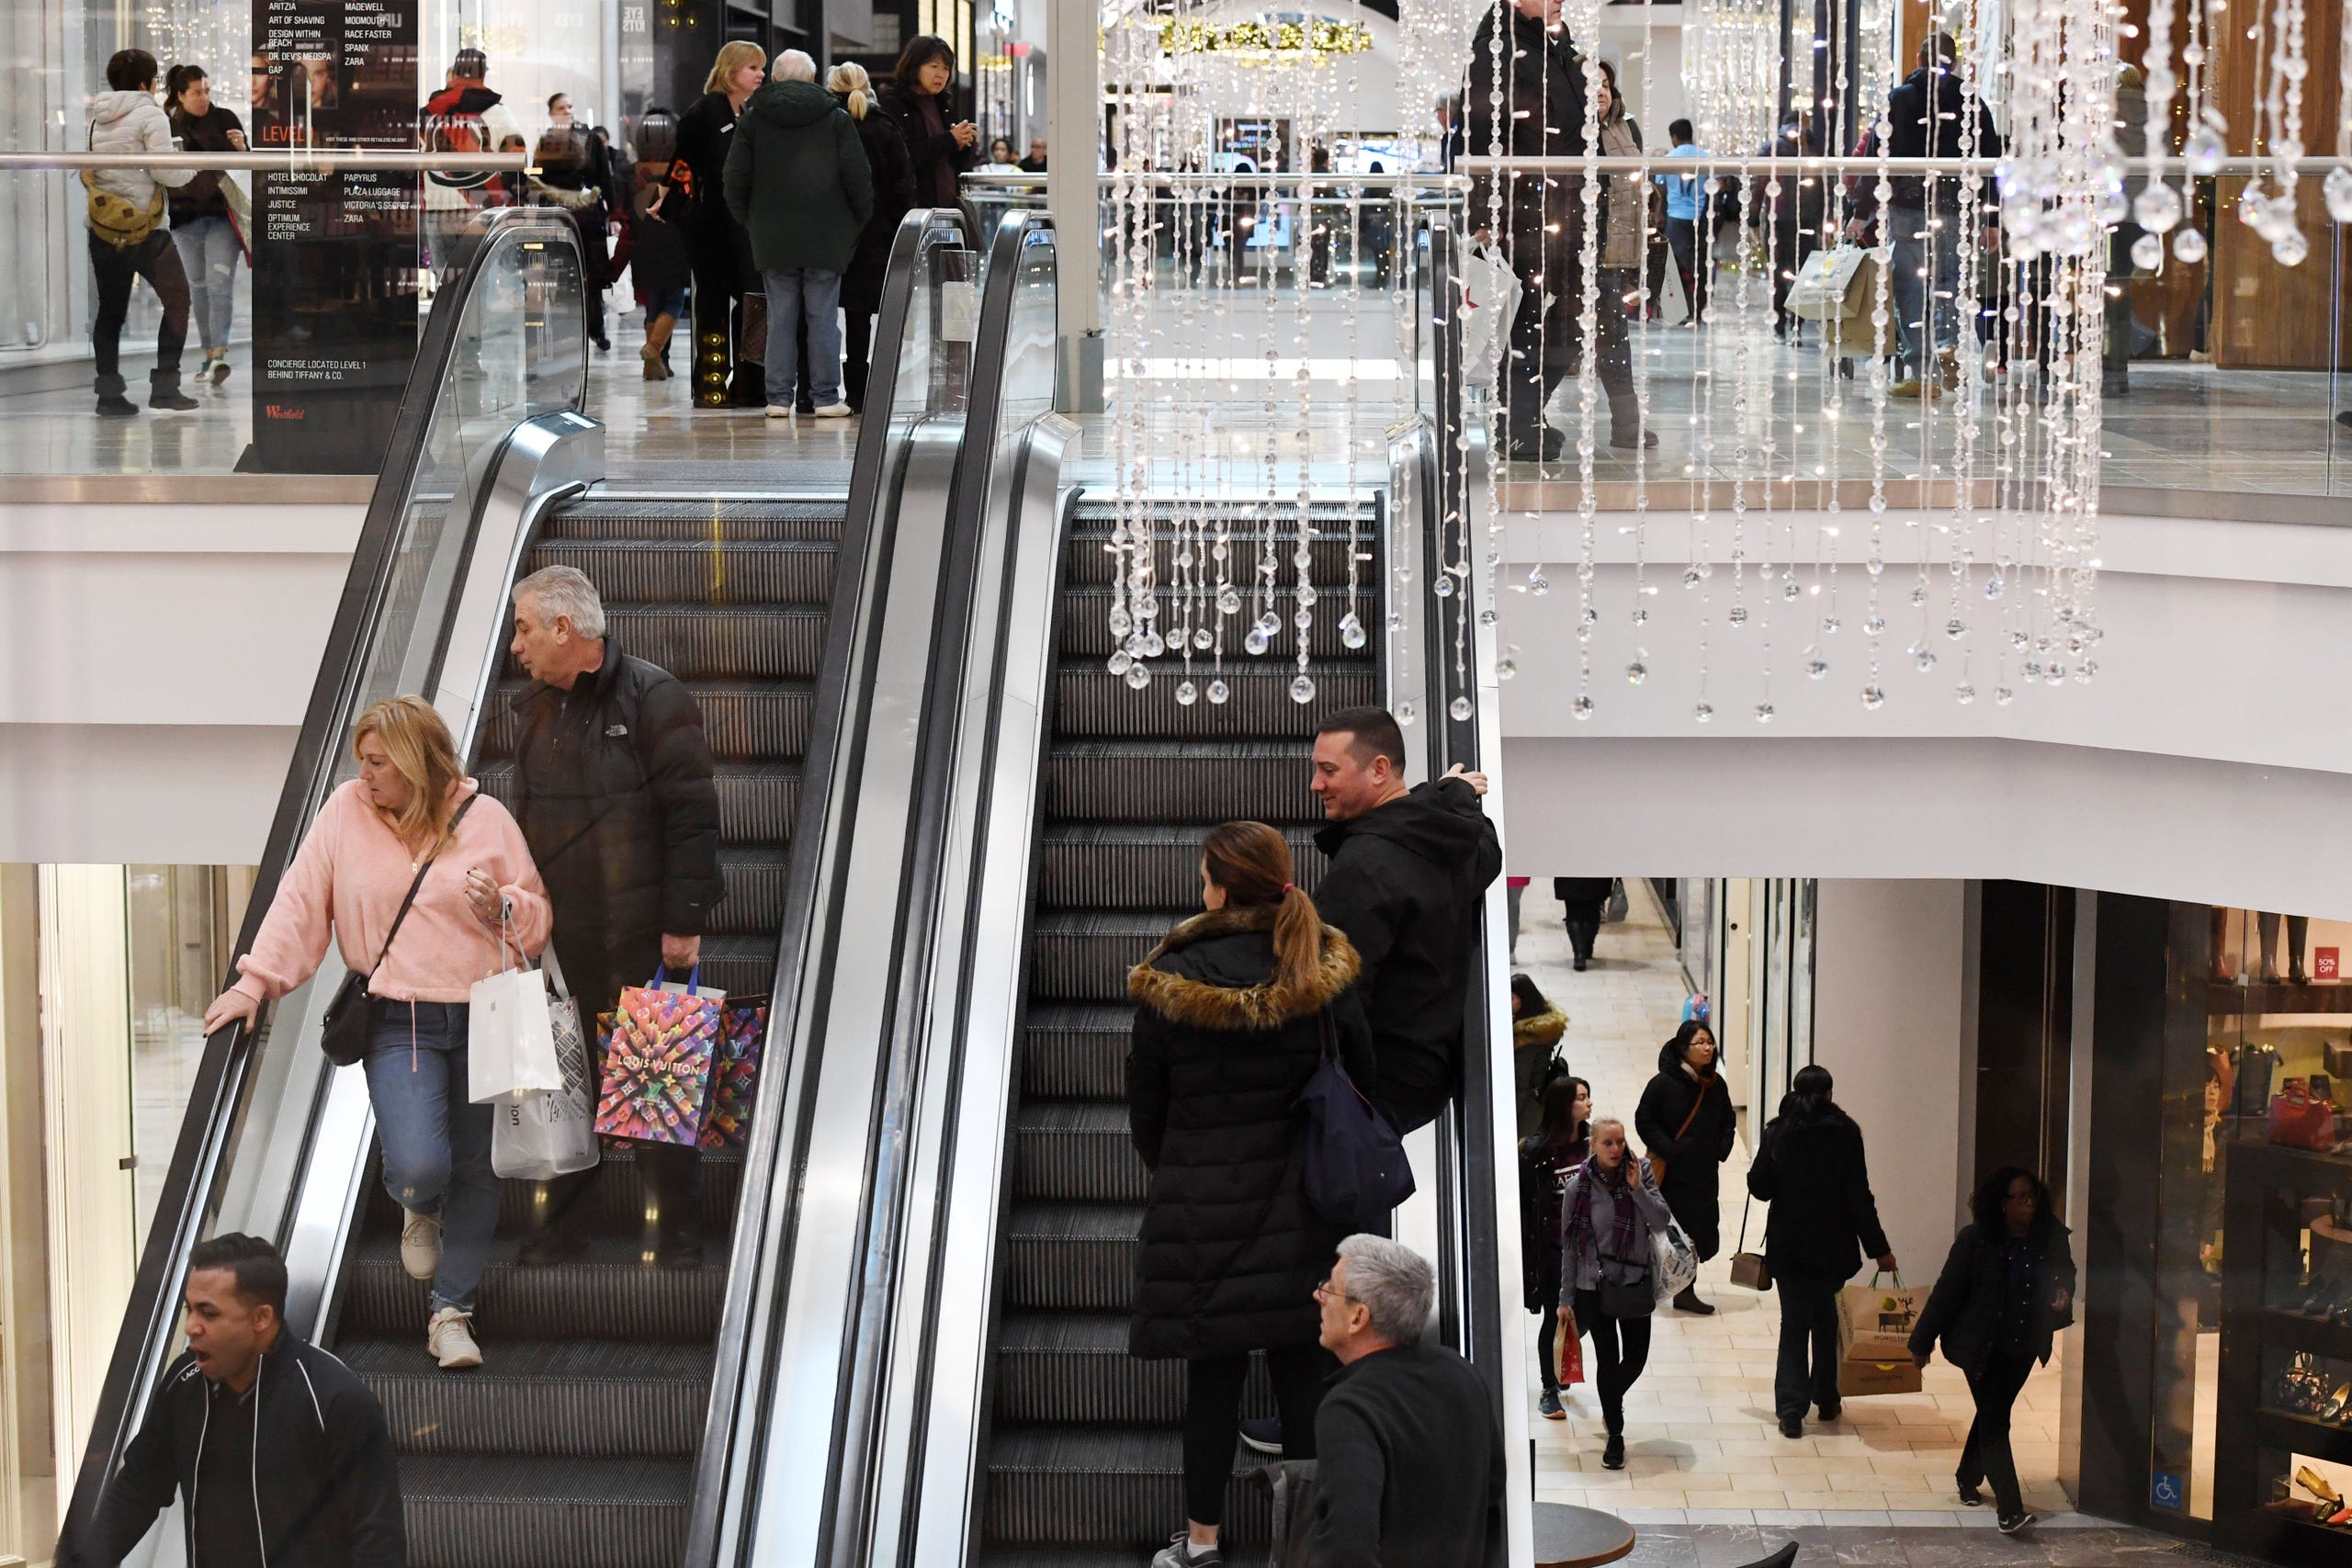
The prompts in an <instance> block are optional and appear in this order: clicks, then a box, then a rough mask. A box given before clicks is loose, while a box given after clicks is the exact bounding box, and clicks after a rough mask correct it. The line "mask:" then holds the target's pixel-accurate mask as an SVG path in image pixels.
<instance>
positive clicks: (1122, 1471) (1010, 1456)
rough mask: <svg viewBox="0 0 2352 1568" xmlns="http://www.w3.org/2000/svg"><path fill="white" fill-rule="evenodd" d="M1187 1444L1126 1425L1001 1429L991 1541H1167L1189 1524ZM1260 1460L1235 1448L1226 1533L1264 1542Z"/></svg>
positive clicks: (993, 1474) (994, 1455)
mask: <svg viewBox="0 0 2352 1568" xmlns="http://www.w3.org/2000/svg"><path fill="white" fill-rule="evenodd" d="M1183 1450H1184V1444H1183V1439H1182V1437H1181V1436H1179V1435H1178V1434H1177V1433H1174V1432H1170V1431H1161V1430H1145V1429H1136V1428H1125V1427H1000V1428H999V1429H998V1431H997V1434H996V1438H995V1440H994V1441H993V1442H992V1443H991V1444H990V1445H989V1475H988V1500H987V1503H986V1508H987V1529H988V1533H989V1536H991V1537H992V1538H994V1539H997V1540H1006V1539H1012V1540H1023V1541H1034V1542H1039V1543H1049V1544H1056V1545H1070V1546H1079V1545H1099V1546H1116V1545H1127V1546H1133V1547H1136V1548H1138V1549H1142V1548H1148V1547H1153V1546H1157V1545H1159V1544H1161V1543H1164V1542H1165V1541H1166V1540H1167V1539H1168V1532H1169V1530H1170V1528H1171V1525H1170V1521H1180V1522H1181V1521H1182V1518H1183V1517H1184V1497H1183V1491H1184V1452H1183ZM1261 1462H1262V1461H1260V1460H1259V1459H1258V1458H1257V1456H1256V1455H1254V1454H1252V1453H1250V1450H1246V1449H1243V1448H1241V1447H1240V1446H1239V1444H1238V1443H1237V1444H1236V1445H1235V1460H1234V1464H1235V1474H1234V1479H1233V1481H1232V1483H1231V1484H1229V1485H1228V1486H1227V1489H1226V1516H1225V1530H1226V1533H1227V1535H1229V1536H1232V1537H1233V1538H1235V1539H1237V1540H1242V1541H1261V1540H1265V1539H1266V1536H1267V1532H1268V1530H1269V1529H1270V1528H1271V1522H1272V1521H1271V1513H1272V1509H1271V1504H1270V1499H1269V1497H1268V1495H1267V1492H1266V1489H1265V1487H1263V1486H1262V1485H1261V1484H1259V1483H1257V1482H1256V1481H1255V1480H1254V1479H1252V1478H1251V1477H1250V1472H1251V1471H1254V1470H1256V1469H1257V1468H1259V1465H1260V1464H1261Z"/></svg>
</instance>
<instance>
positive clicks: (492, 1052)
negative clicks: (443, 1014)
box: [466, 927, 578, 1105]
mask: <svg viewBox="0 0 2352 1568" xmlns="http://www.w3.org/2000/svg"><path fill="white" fill-rule="evenodd" d="M511 930H512V928H511V927H504V928H502V931H501V935H502V937H503V938H507V940H511V937H509V936H508V933H509V932H511ZM499 956H500V958H501V959H502V960H503V958H504V957H505V947H504V946H503V945H502V946H501V948H500V950H499ZM466 1001H467V1008H466V1012H467V1019H466V1055H467V1056H468V1058H469V1062H468V1066H467V1070H466V1092H467V1098H468V1099H469V1100H472V1101H473V1102H474V1103H475V1104H476V1105H487V1104H489V1103H490V1102H491V1101H492V1100H505V1099H509V1098H512V1097H513V1096H515V1095H522V1094H533V1093H544V1092H548V1091H550V1090H554V1089H561V1088H563V1066H562V1064H561V1063H560V1062H559V1061H558V1060H557V1058H556V1052H555V1024H554V1021H553V1019H552V1018H551V1017H550V1016H549V1014H548V983H547V980H546V978H545V977H544V976H541V975H540V973H539V972H538V971H537V970H536V969H530V968H519V969H502V970H500V971H499V972H498V973H497V974H495V975H492V976H487V977H486V978H483V979H480V980H476V981H475V982H474V985H473V990H472V992H471V994H469V996H468V997H467V998H466ZM573 1027H574V1029H575V1030H576V1029H577V1028H578V1023H577V1021H576V1015H575V1021H574V1024H573Z"/></svg>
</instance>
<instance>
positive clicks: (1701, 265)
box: [1666, 218, 1715, 321]
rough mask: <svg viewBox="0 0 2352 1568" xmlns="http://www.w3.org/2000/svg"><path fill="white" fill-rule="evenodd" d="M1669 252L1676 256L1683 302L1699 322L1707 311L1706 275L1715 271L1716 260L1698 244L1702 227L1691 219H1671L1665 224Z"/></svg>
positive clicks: (1690, 317) (1675, 264)
mask: <svg viewBox="0 0 2352 1568" xmlns="http://www.w3.org/2000/svg"><path fill="white" fill-rule="evenodd" d="M1666 243H1667V248H1668V250H1670V251H1671V252H1673V253H1674V272H1675V276H1678V277H1679V278H1680V279H1681V280H1682V301H1683V307H1684V309H1686V310H1689V311H1690V312H1691V314H1690V316H1689V318H1687V319H1689V320H1691V321H1697V320H1698V319H1699V312H1701V311H1702V310H1705V309H1706V308H1707V275H1708V274H1709V273H1711V272H1713V270H1714V266H1715V258H1714V256H1713V254H1711V253H1709V252H1707V251H1706V250H1704V249H1703V248H1702V246H1701V245H1700V243H1699V225H1698V222H1697V220H1694V219H1690V218H1669V219H1668V220H1666Z"/></svg>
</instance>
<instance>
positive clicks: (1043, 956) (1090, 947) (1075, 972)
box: [1029, 904, 1200, 1002]
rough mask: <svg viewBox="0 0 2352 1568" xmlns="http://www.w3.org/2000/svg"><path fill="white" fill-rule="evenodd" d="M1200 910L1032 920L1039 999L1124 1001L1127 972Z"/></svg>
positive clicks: (1033, 988)
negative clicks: (1162, 939)
mask: <svg viewBox="0 0 2352 1568" xmlns="http://www.w3.org/2000/svg"><path fill="white" fill-rule="evenodd" d="M1199 912H1200V908H1199V906H1198V905H1197V904H1195V905H1193V908H1186V909H1172V910H1163V911H1160V912H1158V913H1148V914H1144V913H1138V914H1124V913H1123V914H1115V915H1103V914H1045V913H1040V914H1038V915H1036V916H1035V918H1034V919H1032V920H1031V921H1030V930H1031V931H1032V933H1033V936H1032V962H1033V964H1034V968H1033V970H1032V973H1031V976H1030V981H1029V986H1030V994H1031V995H1032V996H1033V997H1037V998H1045V999H1047V1000H1052V1001H1071V1002H1123V1001H1125V1000H1126V999H1127V971H1128V970H1130V969H1132V968H1134V967H1135V966H1136V964H1140V963H1142V962H1143V960H1144V957H1145V955H1146V954H1148V953H1150V952H1151V950H1152V949H1153V948H1155V947H1157V946H1159V941H1160V939H1161V938H1162V937H1164V936H1166V935H1167V934H1168V931H1169V928H1170V927H1171V926H1173V925H1175V923H1176V922H1177V921H1179V920H1181V919H1185V918H1187V917H1188V916H1191V915H1195V914H1198V913H1199Z"/></svg>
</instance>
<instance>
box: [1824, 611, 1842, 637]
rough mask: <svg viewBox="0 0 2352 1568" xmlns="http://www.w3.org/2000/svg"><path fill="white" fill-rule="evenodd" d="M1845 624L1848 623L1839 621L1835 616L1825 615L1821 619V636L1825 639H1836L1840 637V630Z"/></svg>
mask: <svg viewBox="0 0 2352 1568" xmlns="http://www.w3.org/2000/svg"><path fill="white" fill-rule="evenodd" d="M1845 624H1846V623H1845V622H1844V621H1841V620H1839V619H1838V617H1837V616H1835V615H1824V616H1822V617H1821V635H1822V636H1824V637H1836V636H1837V635H1838V627H1839V626H1844V625H1845Z"/></svg>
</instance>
